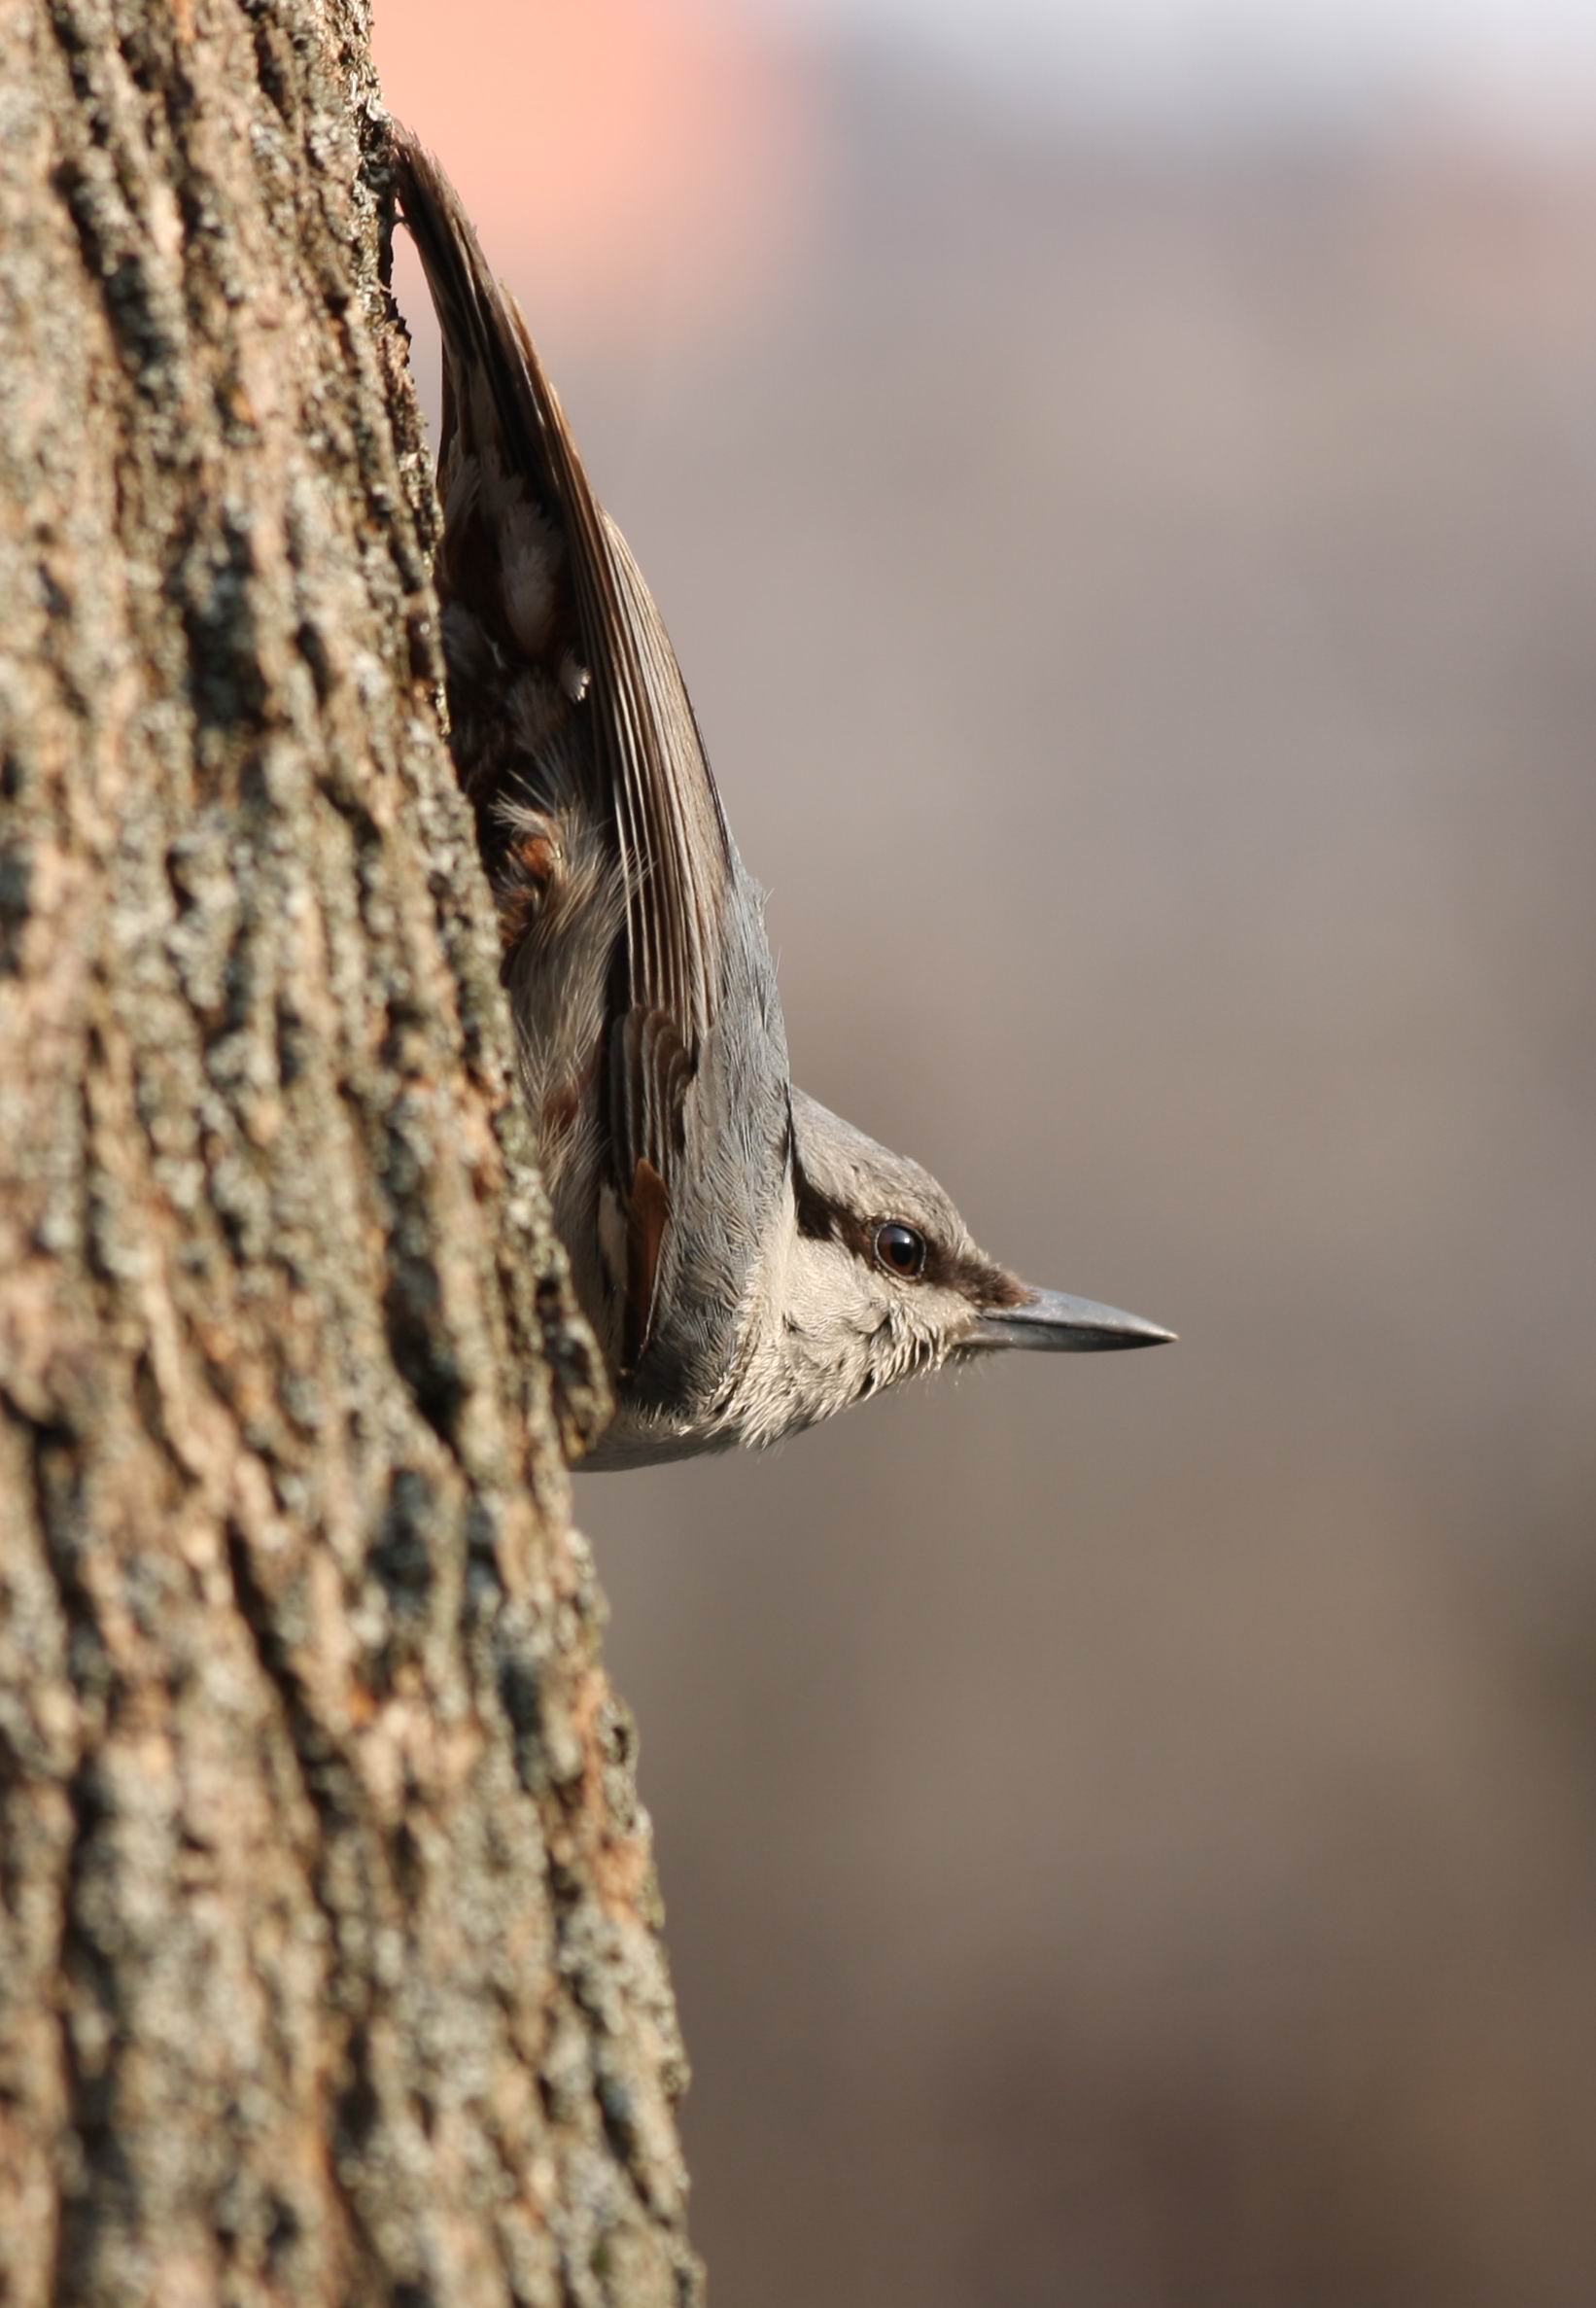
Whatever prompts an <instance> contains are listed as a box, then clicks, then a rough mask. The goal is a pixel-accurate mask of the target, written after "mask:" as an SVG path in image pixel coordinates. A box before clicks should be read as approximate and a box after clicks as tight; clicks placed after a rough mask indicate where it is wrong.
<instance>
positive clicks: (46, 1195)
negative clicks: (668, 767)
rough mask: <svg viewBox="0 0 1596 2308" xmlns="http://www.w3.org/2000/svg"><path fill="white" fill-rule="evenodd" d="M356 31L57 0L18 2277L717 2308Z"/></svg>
mask: <svg viewBox="0 0 1596 2308" xmlns="http://www.w3.org/2000/svg"><path fill="white" fill-rule="evenodd" d="M367 30H368V20H367V16H366V12H365V10H364V8H363V7H362V6H360V5H359V4H358V0H170V4H169V5H167V6H164V7H158V6H157V7H152V6H150V5H149V4H148V0H0V796H3V814H4V824H3V839H0V1117H3V1119H0V1518H3V1521H0V2299H3V2300H4V2301H5V2302H6V2303H7V2304H8V2308H45V2304H46V2303H52V2302H70V2303H84V2304H86V2308H111V2304H113V2303H115V2304H116V2308H133V2304H135V2303H138V2304H143V2303H152V2304H153V2303H159V2308H199V2304H200V2303H209V2302H213V2301H214V2302H227V2303H240V2304H242V2303H265V2302H273V2303H289V2302H292V2303H294V2304H295V2308H319V2304H321V2303H328V2304H329V2308H331V2304H336V2308H347V2304H348V2303H357V2302H360V2303H364V2302H377V2301H381V2302H393V2303H404V2304H406V2308H423V2304H424V2303H434V2304H436V2308H460V2304H464V2303H467V2302H468V2303H469V2304H470V2308H494V2304H495V2303H499V2302H510V2301H515V2302H526V2303H537V2304H538V2308H542V2304H545V2303H548V2304H552V2303H575V2304H578V2308H589V2304H594V2308H596V2304H598V2303H612V2304H618V2303H625V2308H655V2304H656V2303H657V2304H659V2308H664V2304H665V2303H668V2302H677V2303H679V2302H682V2301H687V2300H691V2299H694V2298H696V2297H697V2296H698V2291H699V2280H698V2274H697V2269H696V2264H695V2262H694V2260H693V2258H692V2256H691V2254H690V2251H689V2249H688V2246H687V2243H686V2239H685V2231H684V2224H683V2197H684V2189H685V2176H684V2173H683V2170H682V2166H681V2160H680V2154H679V2150H678V2146H677V2134H676V2128H675V2117H674V2103H675V2100H676V2097H677V2093H678V2092H679V2090H680V2088H681V2086H682V2082H683V2079H684V2069H683V2063H682V2059H681V2053H680V2048H679V2044H678V2039H677V2025H676V2018H675V2013H674V2010H673V2006H672V2001H671V1995H670V1989H669V1984H668V1981H667V1977H666V1974H665V1969H664V1963H663V1958H662V1954H661V1949H660V1944H659V1940H658V1936H657V1926H658V1917H657V1912H656V1907H655V1903H654V1897H653V1891H652V1877H651V1871H650V1864H649V1858H648V1850H647V1836H646V1822H645V1820H644V1818H643V1815H642V1812H641V1811H640V1809H639V1807H638V1804H637V1801H636V1796H635V1789H634V1781H633V1771H632V1734H631V1731H630V1727H629V1724H628V1722H627V1719H626V1717H625V1715H624V1713H623V1712H622V1710H621V1709H620V1708H619V1707H618V1705H617V1704H616V1702H615V1700H614V1699H613V1697H612V1696H611V1695H610V1693H609V1690H608V1688H607V1683H606V1681H605V1679H604V1676H603V1673H602V1671H601V1668H600V1665H599V1663H598V1658H597V1630H598V1626H599V1620H600V1615H601V1605H600V1600H599V1596H598V1593H597V1591H596V1588H595V1586H594V1582H593V1577H592V1572H591V1568H590V1565H589V1561H588V1558H587V1556H586V1553H585V1551H584V1549H583V1547H582V1545H581V1543H580V1541H579V1540H578V1539H577V1538H576V1537H575V1536H574V1535H573V1534H572V1528H571V1523H570V1502H569V1495H568V1478H567V1476H566V1473H565V1469H564V1459H563V1456H562V1450H561V1445H562V1441H563V1442H564V1443H565V1444H566V1446H567V1447H569V1448H574V1447H577V1446H579V1444H580V1441H581V1439H582V1437H583V1435H584V1434H586V1433H588V1432H590V1431H591V1430H592V1428H593V1426H594V1424H595V1422H596V1421H597V1420H598V1419H599V1418H600V1417H601V1416H602V1415H603V1408H604V1405H603V1380H602V1376H601V1374H600V1372H599V1370H598V1367H597V1364H596V1361H595V1359H594V1355H593V1349H592V1346H591V1343H590V1341H589V1339H588V1338H587V1336H586V1335H585V1333H584V1332H583V1330H582V1327H581V1325H580V1322H579V1320H578V1318H577V1317H576V1315H575V1313H574V1311H573V1309H572V1301H571V1298H570V1294H569V1290H568V1285H567V1280H566V1276H565V1270H564V1264H563V1259H562V1256H561V1253H560V1251H559V1248H558V1246H557V1244H556V1243H555V1242H554V1241H553V1239H552V1238H551V1235H550V1232H549V1227H548V1219H547V1212H546V1208H545V1206H544V1203H543V1200H542V1197H541V1193H540V1190H539V1188H538V1182H537V1179H536V1177H535V1176H534V1174H533V1172H532V1171H531V1168H530V1165H529V1155H528V1147H527V1141H526V1137H525V1134H524V1129H523V1124H522V1119H521V1116H520V1113H519V1110H518V1106H517V1102H516V1100H515V1097H514V1095H513V1076H512V1072H511V1067H510V1056H509V1043H508V1030H507V1021H506V1016H505V1011H504V1005H503V999H502V996H501V992H500V989H499V984H498V975H497V956H496V947H495V938H494V930H493V925H492V920H491V913H490V907H489V902H488V898H487V894H486V891H485V888H484V886H483V884H482V882H481V879H480V876H479V873H478V869H477V865H476V859H475V851H474V847H473V842H472V835H471V830H470V825H469V822H468V816H467V813H466V810H465V807H464V805H463V803H462V801H461V798H460V796H459V793H458V791H457V789H456V787H455V784H454V780H453V776H452V773H451V769H450V764H449V761H448V756H447V752H446V749H445V746H444V743H443V740H442V737H441V735H440V714H441V703H440V700H441V681H440V674H441V667H440V659H439V653H438V645H437V618H436V605H435V602H434V597H433V593H432V589H431V579H430V575H429V562H430V550H431V545H432V541H433V536H434V517H435V516H434V503H433V498H432V491H431V484H430V478H429V466H428V461H427V459H426V456H425V451H424V446H423V442H422V437H421V431H420V426H419V421H418V418H417V414H416V408H415V403H414V401H413V398H412V394H411V390H410V385H409V380H408V374H407V368H406V361H405V342H404V334H403V330H402V327H401V325H400V324H399V320H398V317H397V315H396V313H395V310H394V307H393V305H392V303H391V301H390V299H389V297H388V294H387V290H386V286H385V277H386V276H385V265H386V240H385V221H386V220H385V206H386V203H385V177H384V169H383V122H382V114H381V110H380V106H379V104H378V100H377V91H376V85H375V80H374V77H373V74H372V70H371V65H370V61H369V57H368V54H367V49H366V35H367Z"/></svg>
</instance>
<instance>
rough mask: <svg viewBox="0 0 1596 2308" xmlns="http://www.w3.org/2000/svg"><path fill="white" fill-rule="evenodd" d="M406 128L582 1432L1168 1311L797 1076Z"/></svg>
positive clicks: (775, 1426) (441, 182)
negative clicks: (1033, 1239) (1060, 1278)
mask: <svg viewBox="0 0 1596 2308" xmlns="http://www.w3.org/2000/svg"><path fill="white" fill-rule="evenodd" d="M394 160H395V169H396V175H397V180H398V187H399V199H400V202H401V204H402V207H403V211H404V217H405V221H406V223H407V224H408V226H409V228H410V231H411V233H412V235H413V237H414V239H415V243H416V246H417V248H418V249H419V251H420V253H421V261H422V263H423V266H424V267H425V270H426V274H427V283H428V287H429V289H430V290H431V293H432V298H433V302H434V305H435V306H436V308H437V317H438V322H439V325H440V327H441V330H442V336H443V421H442V433H441V438H440V445H439V455H438V490H439V495H440V497H441V500H442V506H443V537H442V543H441V546H440V549H439V554H438V566H437V584H438V592H439V595H440V598H441V600H442V604H443V646H444V658H445V665H446V669H447V676H448V695H449V714H450V719H451V723H452V741H453V748H454V756H455V761H456V764H457V767H458V770H459V774H460V779H461V784H462V786H463V787H464V788H465V792H466V795H467V797H468V800H469V802H470V804H471V806H472V808H473V810H474V812H475V818H476V829H477V837H478V841H479V843H480V847H481V852H482V857H483V862H484V864H485V866H486V869H487V874H488V879H489V881H490V883H491V885H492V888H493V891H494V894H495V897H496V900H497V903H498V908H499V919H500V925H501V929H502V934H503V977H504V983H505V986H506V988H507V990H508V994H509V998H510V1004H511V1007H512V1009H513V1012H514V1017H515V1024H516V1031H517V1035H518V1041H519V1061H520V1070H521V1081H522V1087H523V1089H524V1092H525V1096H526V1101H527V1104H528V1106H529V1108H530V1110H531V1114H532V1120H533V1125H534V1130H535V1133H536V1137H537V1141H538V1153H539V1157H540V1160H541V1164H542V1170H543V1176H544V1179H545V1181H546V1183H547V1186H548V1191H549V1195H550V1198H551V1201H552V1205H553V1210H554V1218H555V1224H556V1226H557V1228H558V1230H559V1233H560V1235H561V1238H562V1240H563V1241H564V1242H565V1245H566V1249H567V1251H568V1253H569V1255H570V1260H571V1269H572V1279H573V1281H574V1285H575V1289H576V1293H577V1296H578V1298H579V1299H580V1302H581V1304H582V1307H583V1309H584V1311H586V1314H587V1316H588V1319H589V1320H590V1321H591V1323H592V1325H593V1328H594V1331H595V1333H596V1334H597V1336H598V1339H599V1341H600V1344H601V1346H602V1347H603V1349H604V1352H605V1355H606V1358H607V1364H608V1367H609V1371H610V1375H611V1378H612V1381H613V1385H614V1394H615V1401H616V1412H615V1416H614V1418H613V1420H612V1422H611V1424H610V1426H609V1429H608V1431H607V1434H606V1435H605V1436H604V1438H603V1440H602V1441H601V1443H600V1444H599V1446H598V1448H597V1450H596V1451H593V1453H592V1454H591V1455H590V1457H589V1459H588V1461H587V1463H588V1464H589V1465H595V1466H640V1465H644V1464H646V1463H648V1462H649V1461H652V1460H656V1459H664V1458H676V1457H681V1456H685V1455H686V1454H687V1453H689V1452H693V1451H713V1450H720V1449H724V1448H725V1447H727V1446H728V1445H730V1444H733V1443H747V1444H758V1443H774V1442H776V1441H777V1440H779V1438H780V1437H781V1436H782V1435H786V1434H792V1433H794V1432H795V1431H796V1430H797V1429H799V1428H800V1427H805V1426H812V1425H813V1424H814V1423H815V1420H816V1419H818V1418H828V1417H830V1416H831V1415H832V1413H833V1412H835V1411H841V1410H844V1409H846V1407H847V1406H848V1405H849V1404H850V1403H855V1402H862V1401H864V1400H865V1399H866V1397H867V1396H869V1395H872V1394H878V1393H880V1392H881V1390H882V1388H883V1387H885V1386H890V1385H893V1384H894V1383H895V1382H896V1381H898V1380H899V1379H904V1378H907V1377H908V1376H909V1375H910V1374H911V1373H912V1372H915V1371H926V1370H935V1369H936V1368H938V1367H939V1366H940V1365H941V1364H943V1363H945V1362H948V1361H951V1360H954V1359H957V1360H960V1361H962V1360H965V1359H967V1358H969V1357H971V1356H975V1355H980V1354H986V1353H989V1352H991V1351H992V1350H993V1349H994V1348H997V1347H1004V1346H1031V1347H1043V1348H1048V1349H1052V1350H1055V1351H1057V1350H1060V1349H1061V1350H1064V1351H1069V1352H1076V1353H1080V1352H1091V1351H1093V1350H1096V1349H1098V1348H1103V1347H1116V1346H1153V1345H1156V1344H1158V1343H1159V1342H1160V1341H1162V1340H1165V1339H1167V1338H1169V1337H1170V1336H1171V1335H1172V1334H1171V1333H1170V1332H1168V1331H1166V1330H1161V1329H1159V1328H1158V1327H1157V1326H1156V1325H1155V1324H1153V1323H1151V1322H1143V1321H1141V1320H1139V1319H1138V1318H1137V1317H1136V1316H1135V1315H1134V1314H1124V1313H1120V1312H1119V1311H1117V1310H1116V1309H1114V1308H1112V1307H1102V1306H1096V1305H1093V1303H1092V1302H1091V1301H1090V1300H1087V1299H1079V1298H1066V1297H1064V1296H1062V1295H1061V1294H1059V1293H1058V1292H1056V1291H1051V1290H1034V1289H1032V1288H1030V1286H1029V1285H1028V1284H1026V1283H1024V1282H1022V1281H1020V1280H1018V1279H1017V1278H1016V1276H1014V1275H1012V1274H1010V1273H1009V1272H1008V1270H1007V1269H1006V1268H1005V1267H1002V1266H999V1265H998V1264H997V1263H996V1262H995V1261H994V1260H992V1259H990V1258H989V1257H987V1255H986V1254H985V1252H983V1251H981V1250H979V1249H977V1247H976V1245H975V1242H974V1241H972V1239H971V1237H970V1233H969V1230H968V1229H967V1227H966V1226H965V1224H964V1221H963V1219H962V1218H961V1217H960V1216H959V1214H958V1212H957V1210H955V1209H954V1206H953V1204H952V1202H951V1201H950V1200H949V1198H948V1196H947V1195H946V1194H945V1193H944V1192H943V1190H942V1188H941V1187H940V1186H939V1185H938V1184H937V1183H936V1181H935V1179H934V1178H931V1177H929V1176H928V1175H927V1174H926V1172H925V1171H923V1170H921V1169H920V1168H919V1165H918V1164H917V1163H914V1162H910V1161H907V1160H906V1159H905V1158H904V1156H902V1155H901V1154H892V1153H889V1152H888V1151H887V1150H886V1148H885V1146H879V1145H877V1144H876V1143H875V1142H874V1140H873V1139H871V1138H868V1137H865V1136H864V1135H863V1134H862V1132H860V1131H857V1130H855V1129H853V1128H852V1126H851V1125H850V1123H847V1122H843V1121H840V1120H839V1119H838V1117H837V1116H836V1115H835V1114H831V1113H828V1112H827V1111H826V1109H825V1107H824V1106H822V1105H817V1104H816V1103H815V1100H814V1099H812V1098H807V1097H806V1096H805V1095H804V1093H803V1092H802V1091H801V1090H796V1089H794V1087H793V1085H792V1081H791V1077H790V1075H789V1073H788V1070H787V1045H786V1036H785V1032H784V1031H783V1028H782V1023H781V1003H780V1001H779V1000H778V998H777V992H776V970H775V965H774V963H773V962H772V960H771V954H770V947H769V945H768V944H767V942H766V937H765V928H764V919H763V902H762V899H761V895H760V892H759V891H758V889H757V888H756V887H755V885H754V884H753V882H752V881H750V879H749V877H748V875H747V874H746V872H745V870H744V867H743V863H742V860H741V858H740V857H738V854H737V850H736V847H735V845H734V844H733V841H732V837H731V834H730V831H729V830H728V828H727V824H726V819H725V813H724V811H723V810H722V808H721V805H720V796H719V793H718V792H717V790H716V788H715V783H714V779H713V778H712V777H711V773H710V765H709V762H708V760H707V759H706V757H705V752H704V745H703V741H702V739H701V738H700V736H699V731H698V724H697V722H696V721H695V719H694V717H693V709H692V707H691V705H690V704H689V703H688V699H687V691H686V689H685V687H684V686H683V683H682V679H681V674H680V672H679V670H678V668H677V660H676V655H675V652H674V651H673V649H672V647H671V644H670V641H669V640H668V638H667V636H666V631H665V627H664V625H663V623H662V622H661V620H660V615H659V612H658V611H657V610H656V608H655V607H654V603H653V598H652V596H651V595H650V593H649V591H648V588H647V586H646V585H645V584H644V582H643V580H642V576H641V575H640V573H639V570H638V566H637V563H636V562H635V561H634V560H633V558H632V555H631V553H630V551H629V550H628V549H627V545H626V541H625V539H624V538H623V537H622V536H621V533H620V531H619V530H618V529H617V528H616V527H615V525H614V523H613V522H612V521H611V520H610V519H609V517H608V515H607V513H606V512H605V510H604V508H603V507H602V506H601V505H600V504H599V501H598V499H597V497H596V496H595V495H594V493H593V487H592V484H591V482H590V481H589V479H588V477H587V473H586V472H585V471H584V469H583V466H582V461H581V458H580V456H579V455H578V454H577V450H576V445H575V442H574V440H573V439H572V434H571V429H570V427H569V425H568V424H567V422H566V417H565V412H564V411H563V409H562V408H561V406H560V402H559V401H558V399H557V398H556V396H555V392H554V388H553V387H552V385H551V384H550V383H549V381H548V378H547V377H546V376H545V374H544V372H543V367H542V364H541V362H540V361H539V360H538V354H537V351H536V349H535V348H534V346H533V343H532V339H531V337H530V336H529V334H528V332H527V328H526V324H525V322H524V321H523V320H522V318H521V314H520V311H519V309H518V308H517V306H516V304H515V302H514V300H513V298H512V297H509V296H508V295H507V294H506V293H505V291H504V290H503V289H502V288H501V287H500V285H499V283H498V282H497V281H496V280H495V279H494V277H493V275H492V273H491V272H490V271H489V270H488V267H487V264H486V263H485V262H484V261H483V257H482V252H481V249H480V248H479V246H478V245H477V239H476V234H475V233H474V231H473V230H472V228H471V226H470V224H469V222H468V218H467V216H466V214H465V211H464V210H463V209H462V207H461V204H460V200H459V197H458V195H457V194H456V192H455V191H454V188H453V186H452V185H451V184H450V183H449V181H448V179H447V178H446V177H445V176H444V174H443V172H442V170H441V169H440V168H439V167H438V165H437V163H436V162H435V161H434V159H433V158H432V157H430V156H429V155H428V154H427V153H425V152H423V151H422V150H421V149H420V147H419V146H418V145H417V144H416V143H415V142H414V140H413V139H412V138H411V137H410V136H409V135H408V134H407V133H406V132H405V131H404V130H402V129H398V130H396V133H395V138H394Z"/></svg>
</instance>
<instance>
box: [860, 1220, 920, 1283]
mask: <svg viewBox="0 0 1596 2308" xmlns="http://www.w3.org/2000/svg"><path fill="white" fill-rule="evenodd" d="M872 1247H873V1248H874V1250H875V1253H876V1262H877V1264H878V1265H879V1266H884V1267H885V1269H886V1271H887V1273H888V1274H889V1275H898V1276H901V1277H902V1278H903V1279H904V1280H905V1281H913V1280H914V1279H915V1278H916V1276H919V1275H922V1274H923V1273H924V1272H925V1237H924V1236H923V1235H922V1234H921V1233H920V1231H919V1227H917V1226H908V1225H905V1223H904V1221H903V1220H902V1219H901V1218H884V1219H883V1220H882V1223H881V1224H880V1225H879V1226H878V1227H877V1229H876V1236H875V1241H874V1243H873V1245H872Z"/></svg>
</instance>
